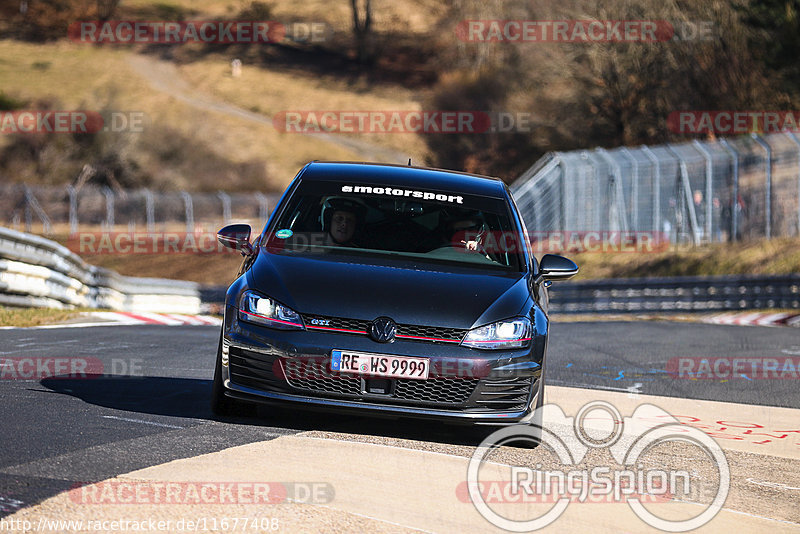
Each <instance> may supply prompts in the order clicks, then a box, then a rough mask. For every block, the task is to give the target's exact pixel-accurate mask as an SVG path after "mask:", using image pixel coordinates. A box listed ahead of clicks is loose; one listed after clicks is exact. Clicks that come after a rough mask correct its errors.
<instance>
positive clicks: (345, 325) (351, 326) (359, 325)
mask: <svg viewBox="0 0 800 534" xmlns="http://www.w3.org/2000/svg"><path fill="white" fill-rule="evenodd" d="M314 320H317V321H325V322H327V324H325V325H315V324H313V321H314ZM303 321H304V322H305V324H306V326H307V327H308V328H311V329H312V330H334V329H335V330H348V331H350V332H351V333H353V334H366V333H367V331H368V330H369V323H370V322H369V321H361V320H359V319H345V318H342V317H322V316H320V315H303Z"/></svg>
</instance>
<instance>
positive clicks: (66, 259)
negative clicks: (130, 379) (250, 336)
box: [0, 227, 200, 313]
mask: <svg viewBox="0 0 800 534" xmlns="http://www.w3.org/2000/svg"><path fill="white" fill-rule="evenodd" d="M0 304H5V305H11V306H26V307H48V308H71V307H88V308H107V309H112V310H118V311H131V312H162V313H199V312H200V293H199V290H198V285H197V284H196V283H194V282H184V281H179V280H165V279H160V278H133V277H128V276H122V275H120V274H118V273H116V272H114V271H111V270H108V269H103V268H100V267H95V266H92V265H89V264H87V263H86V262H85V261H83V260H82V259H81V258H80V257H79V256H77V255H76V254H74V253H73V252H71V251H70V250H69V249H67V248H66V247H64V246H62V245H59V244H58V243H55V242H53V241H50V240H49V239H45V238H43V237H39V236H36V235H31V234H25V233H22V232H17V231H15V230H11V229H8V228H2V227H0Z"/></svg>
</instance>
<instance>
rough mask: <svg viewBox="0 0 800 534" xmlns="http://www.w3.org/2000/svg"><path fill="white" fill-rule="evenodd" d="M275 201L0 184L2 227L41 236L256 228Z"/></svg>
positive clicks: (230, 195) (258, 197)
mask: <svg viewBox="0 0 800 534" xmlns="http://www.w3.org/2000/svg"><path fill="white" fill-rule="evenodd" d="M277 200H278V195H277V194H274V193H270V194H262V193H225V192H222V191H220V192H217V193H188V192H186V191H177V192H153V191H149V190H147V189H140V190H120V189H117V190H112V189H111V188H108V187H97V186H94V185H89V184H87V185H85V186H83V187H81V188H79V189H76V188H74V187H72V186H67V187H43V186H27V185H24V184H0V217H2V220H0V226H6V227H10V228H14V229H17V230H24V231H26V232H35V233H43V234H45V235H49V234H52V233H54V232H64V231H65V230H67V231H69V233H71V234H75V233H77V232H78V231H80V230H81V229H82V228H83V229H86V228H92V229H96V228H98V227H99V228H101V229H103V230H108V231H111V230H113V229H114V228H125V229H127V230H128V231H136V232H157V231H164V230H166V229H167V228H170V229H174V228H175V227H176V225H180V227H185V229H186V231H187V232H194V231H195V230H196V229H197V228H198V227H211V228H217V227H220V226H222V225H224V224H227V223H229V222H231V221H235V222H247V223H250V224H251V225H254V226H255V227H256V228H257V229H260V228H261V226H262V225H263V224H264V222H266V220H267V217H268V216H269V213H270V210H271V209H272V208H273V207H274V205H275V203H276V202H277Z"/></svg>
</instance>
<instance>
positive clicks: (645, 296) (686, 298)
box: [200, 274, 800, 313]
mask: <svg viewBox="0 0 800 534" xmlns="http://www.w3.org/2000/svg"><path fill="white" fill-rule="evenodd" d="M227 289H228V288H227V286H204V287H202V288H201V289H200V295H201V297H202V300H203V302H204V303H206V304H210V305H214V306H218V305H221V304H223V303H224V301H225V292H226V290H227ZM549 293H550V311H551V312H554V313H593V312H633V313H635V312H686V311H696V312H700V311H709V312H710V311H726V310H731V311H733V310H753V309H800V274H790V275H778V276H766V275H764V276H752V275H731V276H676V277H670V278H626V279H614V280H587V281H583V282H558V283H557V284H553V285H552V286H551V287H550V289H549Z"/></svg>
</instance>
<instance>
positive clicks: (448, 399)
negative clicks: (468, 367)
mask: <svg viewBox="0 0 800 534" xmlns="http://www.w3.org/2000/svg"><path fill="white" fill-rule="evenodd" d="M477 385H478V380H466V379H461V378H435V379H431V380H409V379H398V380H397V385H396V386H395V390H394V392H395V396H396V397H397V398H399V399H404V400H413V401H418V402H425V403H432V404H464V403H465V402H467V400H469V398H470V396H471V395H472V392H473V391H475V386H477Z"/></svg>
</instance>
